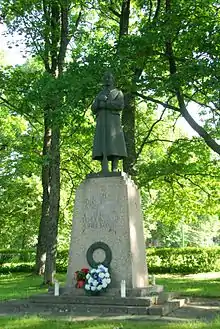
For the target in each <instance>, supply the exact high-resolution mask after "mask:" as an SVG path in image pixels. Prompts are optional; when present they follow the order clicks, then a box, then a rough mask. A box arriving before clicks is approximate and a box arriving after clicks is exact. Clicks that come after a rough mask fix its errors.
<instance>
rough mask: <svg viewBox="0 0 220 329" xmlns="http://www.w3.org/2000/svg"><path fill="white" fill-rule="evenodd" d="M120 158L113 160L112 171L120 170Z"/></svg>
mask: <svg viewBox="0 0 220 329" xmlns="http://www.w3.org/2000/svg"><path fill="white" fill-rule="evenodd" d="M118 161H119V159H118V158H115V159H114V160H112V171H113V172H117V171H118Z"/></svg>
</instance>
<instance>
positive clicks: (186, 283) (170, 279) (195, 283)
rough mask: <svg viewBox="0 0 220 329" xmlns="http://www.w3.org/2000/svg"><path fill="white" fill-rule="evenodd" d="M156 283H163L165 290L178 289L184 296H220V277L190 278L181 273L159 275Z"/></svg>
mask: <svg viewBox="0 0 220 329" xmlns="http://www.w3.org/2000/svg"><path fill="white" fill-rule="evenodd" d="M156 284H162V285H163V286H164V289H165V291H176V292H179V293H180V294H181V295H184V296H194V297H220V278H215V279H214V278H206V279H202V278H196V277H195V278H189V277H188V276H180V275H158V276H156Z"/></svg>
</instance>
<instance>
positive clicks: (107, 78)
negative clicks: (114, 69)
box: [103, 72, 115, 86]
mask: <svg viewBox="0 0 220 329" xmlns="http://www.w3.org/2000/svg"><path fill="white" fill-rule="evenodd" d="M114 82H115V81H114V76H113V74H112V73H111V72H106V73H105V74H104V78H103V83H104V86H113V85H114Z"/></svg>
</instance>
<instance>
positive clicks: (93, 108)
mask: <svg viewBox="0 0 220 329" xmlns="http://www.w3.org/2000/svg"><path fill="white" fill-rule="evenodd" d="M97 111H98V99H97V97H96V98H95V101H94V103H93V104H92V113H93V114H96V113H97Z"/></svg>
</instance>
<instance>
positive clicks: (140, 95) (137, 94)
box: [133, 92, 180, 112]
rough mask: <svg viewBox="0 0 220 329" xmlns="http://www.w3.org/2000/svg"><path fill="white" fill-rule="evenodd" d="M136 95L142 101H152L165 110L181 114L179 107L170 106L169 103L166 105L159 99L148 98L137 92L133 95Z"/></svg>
mask: <svg viewBox="0 0 220 329" xmlns="http://www.w3.org/2000/svg"><path fill="white" fill-rule="evenodd" d="M133 94H134V95H136V96H138V97H141V98H142V99H144V100H147V101H150V102H153V103H156V104H158V105H162V106H163V107H164V108H166V109H170V110H174V111H176V112H180V109H179V107H176V106H173V105H170V104H169V103H168V102H167V103H164V102H162V101H160V100H159V99H155V98H153V97H151V96H146V95H143V94H140V93H138V92H135V93H133Z"/></svg>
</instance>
